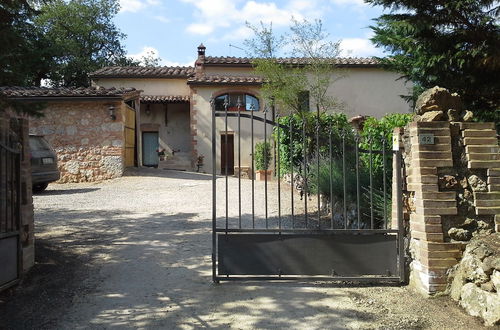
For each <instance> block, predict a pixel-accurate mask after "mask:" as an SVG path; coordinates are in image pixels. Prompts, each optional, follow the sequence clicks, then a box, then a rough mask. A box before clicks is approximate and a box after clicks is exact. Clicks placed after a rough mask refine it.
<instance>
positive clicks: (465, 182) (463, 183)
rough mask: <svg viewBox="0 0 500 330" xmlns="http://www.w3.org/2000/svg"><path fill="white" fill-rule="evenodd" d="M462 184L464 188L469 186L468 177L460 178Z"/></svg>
mask: <svg viewBox="0 0 500 330" xmlns="http://www.w3.org/2000/svg"><path fill="white" fill-rule="evenodd" d="M460 185H461V186H462V188H464V189H465V188H467V187H468V186H469V183H468V182H467V178H463V179H461V180H460Z"/></svg>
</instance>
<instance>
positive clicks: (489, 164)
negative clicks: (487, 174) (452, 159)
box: [467, 160, 498, 168]
mask: <svg viewBox="0 0 500 330" xmlns="http://www.w3.org/2000/svg"><path fill="white" fill-rule="evenodd" d="M467 167H468V168H497V167H498V161H497V160H471V161H468V162H467Z"/></svg>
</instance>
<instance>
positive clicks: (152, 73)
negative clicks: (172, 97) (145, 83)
mask: <svg viewBox="0 0 500 330" xmlns="http://www.w3.org/2000/svg"><path fill="white" fill-rule="evenodd" d="M193 73H194V68H193V67H190V66H162V67H143V66H107V67H104V68H102V69H99V70H97V71H95V72H92V73H91V74H90V75H89V76H90V77H91V78H104V77H105V78H113V77H116V78H136V77H143V78H186V77H188V76H190V75H192V74H193Z"/></svg>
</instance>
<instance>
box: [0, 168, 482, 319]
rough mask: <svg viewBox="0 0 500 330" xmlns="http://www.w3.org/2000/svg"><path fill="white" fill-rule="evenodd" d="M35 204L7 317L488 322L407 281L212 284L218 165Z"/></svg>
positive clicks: (67, 192)
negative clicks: (27, 254) (32, 243)
mask: <svg viewBox="0 0 500 330" xmlns="http://www.w3.org/2000/svg"><path fill="white" fill-rule="evenodd" d="M218 181H219V182H218V191H222V192H223V191H224V190H223V188H224V180H218ZM230 181H231V187H232V188H231V192H230V199H231V200H232V201H234V200H235V199H234V198H235V196H237V185H235V184H234V183H235V182H236V180H235V179H231V180H230ZM246 182H247V183H248V182H249V181H246ZM258 185H259V187H258V189H260V188H262V187H261V185H262V184H261V183H258ZM248 187H249V185H244V188H243V196H247V197H246V198H245V205H244V212H243V213H244V214H248V212H249V211H248V210H249V207H250V210H251V203H250V202H249V200H250V199H249V198H248V193H249V192H248V189H249V188H248ZM235 189H236V190H235ZM270 189H271V190H270V191H271V192H272V193H273V194H274V193H275V192H274V190H273V189H274V188H270ZM259 191H260V190H259ZM259 194H261V193H259ZM288 194H289V191H288ZM259 196H260V195H259ZM219 197H220V198H222V199H221V201H222V203H221V204H223V202H224V194H219ZM258 198H261V197H258ZM34 203H35V221H36V228H37V236H36V237H37V265H36V266H35V268H34V269H33V271H32V272H31V273H30V274H29V275H28V276H27V277H25V279H24V280H23V283H22V284H21V285H20V286H18V287H17V288H16V289H14V290H11V291H10V292H7V293H4V294H3V295H2V296H0V328H6V329H11V328H12V329H15V328H37V329H38V328H46V329H82V328H93V329H94V328H95V329H109V328H117V329H118V328H120V329H121V328H164V329H177V328H179V329H193V328H237V329H251V328H286V329H304V328H307V329H345V328H349V329H378V328H385V329H421V328H428V329H431V328H432V329H466V328H468V329H476V328H480V327H481V324H480V323H479V322H478V321H477V320H476V319H473V318H471V317H469V316H467V315H466V314H465V313H464V312H463V311H462V310H461V309H460V308H458V307H457V306H456V305H455V304H454V303H453V302H451V301H450V300H448V299H447V298H446V297H442V298H436V299H425V298H422V297H420V296H419V295H417V294H415V293H414V292H412V291H411V290H409V289H408V288H405V287H391V286H378V287H370V286H363V285H359V286H352V285H351V286H347V285H344V284H339V283H309V282H308V283H300V282H290V283H271V282H251V283H239V282H238V283H223V284H220V285H215V284H213V283H212V282H211V261H210V253H211V250H210V249H211V235H210V233H211V232H210V230H211V221H210V218H211V176H209V175H204V174H196V173H186V172H175V171H161V170H154V169H144V170H137V171H134V172H132V173H130V174H129V175H128V176H125V177H123V178H120V179H116V180H111V181H107V182H103V183H98V184H64V185H62V184H52V185H50V186H49V188H48V190H47V191H46V192H44V193H42V194H40V195H36V196H34ZM249 203H250V204H249ZM270 203H273V202H270ZM231 205H233V204H231ZM249 205H250V206H249ZM257 205H259V204H257ZM233 206H234V205H233ZM218 211H219V212H221V211H222V209H219V210H218ZM235 212H236V213H235ZM258 212H263V209H262V208H259V209H258ZM219 214H220V213H219ZM235 214H237V207H236V208H235V207H232V209H231V217H234V215H235Z"/></svg>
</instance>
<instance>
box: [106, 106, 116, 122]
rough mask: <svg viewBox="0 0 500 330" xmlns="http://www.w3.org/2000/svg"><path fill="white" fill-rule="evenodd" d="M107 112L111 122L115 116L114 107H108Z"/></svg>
mask: <svg viewBox="0 0 500 330" xmlns="http://www.w3.org/2000/svg"><path fill="white" fill-rule="evenodd" d="M108 112H109V117H110V118H111V120H115V119H116V114H115V106H114V105H110V106H109V107H108Z"/></svg>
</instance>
